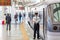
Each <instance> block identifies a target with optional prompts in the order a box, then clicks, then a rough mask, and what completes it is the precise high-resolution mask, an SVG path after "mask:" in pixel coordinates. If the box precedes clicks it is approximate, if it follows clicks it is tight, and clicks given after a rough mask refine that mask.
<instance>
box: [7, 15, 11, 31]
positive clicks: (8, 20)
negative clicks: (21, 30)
mask: <svg viewBox="0 0 60 40" xmlns="http://www.w3.org/2000/svg"><path fill="white" fill-rule="evenodd" d="M6 24H7V30H8V28H9V31H10V30H11V16H10V15H9V14H7V16H6Z"/></svg>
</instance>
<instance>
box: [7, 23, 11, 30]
mask: <svg viewBox="0 0 60 40" xmlns="http://www.w3.org/2000/svg"><path fill="white" fill-rule="evenodd" d="M8 28H9V31H10V30H11V23H10V24H7V30H8Z"/></svg>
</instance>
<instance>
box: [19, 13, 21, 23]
mask: <svg viewBox="0 0 60 40" xmlns="http://www.w3.org/2000/svg"><path fill="white" fill-rule="evenodd" d="M21 19H22V14H21V13H19V22H20V23H21Z"/></svg>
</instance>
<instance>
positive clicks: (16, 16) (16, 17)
mask: <svg viewBox="0 0 60 40" xmlns="http://www.w3.org/2000/svg"><path fill="white" fill-rule="evenodd" d="M14 19H15V24H17V21H18V14H17V13H16V14H15V15H14Z"/></svg>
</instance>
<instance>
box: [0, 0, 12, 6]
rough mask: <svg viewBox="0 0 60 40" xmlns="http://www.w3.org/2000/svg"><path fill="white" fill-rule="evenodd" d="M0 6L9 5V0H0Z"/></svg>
mask: <svg viewBox="0 0 60 40" xmlns="http://www.w3.org/2000/svg"><path fill="white" fill-rule="evenodd" d="M0 6H11V0H0Z"/></svg>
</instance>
